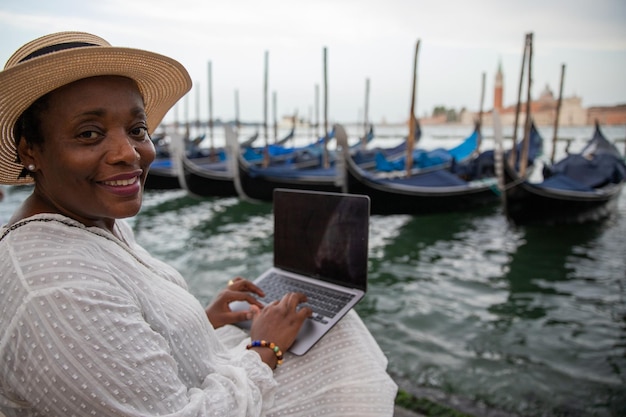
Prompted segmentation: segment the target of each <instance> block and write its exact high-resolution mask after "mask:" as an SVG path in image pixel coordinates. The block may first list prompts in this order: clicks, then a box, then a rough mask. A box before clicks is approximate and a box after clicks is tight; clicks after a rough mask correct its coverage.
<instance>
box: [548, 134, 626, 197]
mask: <svg viewBox="0 0 626 417" xmlns="http://www.w3.org/2000/svg"><path fill="white" fill-rule="evenodd" d="M543 176H544V178H545V180H544V181H543V182H542V183H541V184H539V185H540V186H542V187H548V188H559V189H564V190H576V191H593V190H594V189H598V188H601V187H604V186H605V185H607V184H619V183H620V182H623V181H626V164H624V158H622V156H621V154H620V153H619V151H618V150H617V148H616V147H615V145H613V144H612V143H611V142H609V141H608V140H607V139H606V137H604V135H603V134H602V132H601V131H600V127H599V125H598V124H596V130H595V133H594V135H593V137H592V138H591V139H590V140H589V142H587V145H586V146H585V147H584V148H583V150H582V151H581V153H579V154H570V155H567V156H566V157H565V158H564V159H562V160H561V161H559V162H557V163H556V164H554V165H553V166H551V167H544V170H543ZM585 188H586V189H585Z"/></svg>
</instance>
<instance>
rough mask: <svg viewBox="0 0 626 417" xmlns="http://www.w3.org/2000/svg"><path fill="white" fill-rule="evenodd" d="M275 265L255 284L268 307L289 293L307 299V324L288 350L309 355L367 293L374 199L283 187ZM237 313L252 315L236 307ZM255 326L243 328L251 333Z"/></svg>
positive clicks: (277, 194) (278, 196)
mask: <svg viewBox="0 0 626 417" xmlns="http://www.w3.org/2000/svg"><path fill="white" fill-rule="evenodd" d="M273 202H274V203H273V204H274V263H273V266H272V267H271V268H270V269H268V270H267V271H265V272H264V273H263V274H261V275H260V276H259V277H258V278H257V279H255V280H254V283H255V284H256V285H257V286H259V287H260V288H261V289H263V291H264V292H265V297H264V298H259V301H261V303H263V304H269V303H271V302H272V301H274V300H275V299H280V298H282V296H283V295H284V294H286V293H287V292H301V293H304V294H306V295H307V297H308V301H307V303H305V304H304V305H307V306H309V307H311V309H312V310H313V315H312V316H311V317H310V318H309V319H307V320H306V321H305V322H304V324H303V325H302V328H301V329H300V332H299V333H298V335H297V337H296V340H295V342H294V344H293V345H292V346H291V348H290V349H289V351H290V352H292V353H294V354H296V355H303V354H305V353H306V352H307V351H308V350H309V349H311V347H312V346H313V345H314V344H315V343H317V342H318V341H319V340H320V339H321V338H322V336H324V334H326V333H327V332H328V331H329V330H330V329H331V328H332V327H333V326H334V325H335V324H336V323H337V322H338V321H339V320H340V319H341V318H342V317H343V316H345V315H346V313H348V311H350V309H352V307H354V306H355V305H356V304H357V303H358V302H359V301H360V300H361V299H362V298H363V297H364V296H365V292H366V291H367V257H368V237H369V216H370V199H369V197H367V196H365V195H356V194H340V193H331V192H319V191H305V190H293V189H283V188H278V189H275V190H274V192H273ZM230 307H231V309H232V310H233V311H238V310H247V309H248V308H249V305H248V303H246V302H233V303H231V305H230ZM250 324H251V321H250V320H248V321H246V322H242V323H238V324H237V325H238V326H240V327H243V328H249V327H250Z"/></svg>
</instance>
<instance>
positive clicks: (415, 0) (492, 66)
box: [0, 0, 626, 123]
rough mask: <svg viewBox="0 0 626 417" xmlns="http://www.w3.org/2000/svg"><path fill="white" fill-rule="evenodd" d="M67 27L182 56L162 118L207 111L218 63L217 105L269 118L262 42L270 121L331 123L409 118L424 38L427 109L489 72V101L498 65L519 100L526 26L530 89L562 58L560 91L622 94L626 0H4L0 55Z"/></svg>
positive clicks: (420, 100) (456, 101)
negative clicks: (183, 78)
mask: <svg viewBox="0 0 626 417" xmlns="http://www.w3.org/2000/svg"><path fill="white" fill-rule="evenodd" d="M65 30H79V31H86V32H91V33H94V34H96V35H99V36H101V37H103V38H104V39H106V40H107V41H108V42H110V43H111V44H112V45H115V46H126V47H134V48H139V49H147V50H151V51H154V52H158V53H161V54H164V55H168V56H170V57H172V58H175V59H177V60H178V61H180V62H181V63H182V64H183V65H184V66H185V67H186V68H187V70H188V71H189V73H190V75H191V78H192V80H193V81H194V87H193V89H192V91H191V92H190V93H189V94H188V95H187V96H186V98H184V99H183V100H181V101H180V102H179V103H178V104H177V105H176V106H175V108H174V109H173V110H172V111H171V112H170V113H169V114H168V116H167V118H166V121H168V120H169V121H171V120H174V119H178V120H181V121H182V120H184V119H185V118H189V119H192V120H193V119H195V118H196V117H197V116H196V115H197V113H200V117H201V118H202V119H204V120H206V119H208V101H209V99H208V84H209V82H208V78H209V77H208V72H209V71H208V67H209V63H210V66H211V74H212V83H211V86H212V88H211V90H212V103H213V106H212V108H213V117H214V118H215V119H218V118H220V119H222V120H232V119H234V117H235V115H236V109H237V106H236V99H235V97H236V96H237V97H238V102H239V105H238V109H239V117H240V119H241V120H243V121H263V118H264V77H265V63H264V62H265V55H266V54H267V56H268V72H267V76H268V99H267V103H268V106H267V112H268V119H269V120H268V121H269V122H270V123H272V121H273V119H274V117H277V118H279V119H280V118H282V117H283V116H286V115H292V114H294V113H296V112H297V114H298V116H299V117H303V118H305V119H313V120H314V121H315V119H316V118H319V119H320V121H322V122H323V117H324V116H323V115H324V101H325V100H324V99H325V98H326V101H327V107H326V111H327V114H328V120H329V123H334V122H341V123H349V122H355V121H359V122H360V121H362V120H363V118H364V117H365V113H366V109H367V117H368V119H369V120H370V121H372V122H374V123H379V122H382V121H386V122H391V123H395V122H403V121H405V120H407V119H408V117H409V111H410V107H411V96H412V92H413V62H414V53H415V46H416V43H417V42H418V41H419V52H418V58H417V78H416V79H417V83H416V102H415V110H416V113H417V115H418V116H419V117H423V116H424V115H425V114H430V113H432V110H433V109H434V107H435V106H445V107H446V108H453V109H456V110H457V111H458V110H460V109H461V108H467V109H468V110H471V111H478V110H479V108H480V103H481V90H482V78H483V74H484V75H485V87H484V100H483V110H489V109H491V108H492V107H493V86H494V79H495V73H496V71H497V69H498V66H500V65H501V67H502V70H503V73H504V104H505V105H513V104H515V102H516V100H517V95H518V88H519V85H518V84H519V78H520V70H521V64H522V52H523V47H524V38H525V35H526V33H528V32H532V33H533V36H534V44H533V62H532V78H533V82H532V86H531V94H532V96H533V98H537V97H538V96H539V94H540V93H541V92H542V91H543V90H544V88H545V87H546V85H549V86H550V88H551V89H552V91H553V92H554V94H555V96H557V95H558V92H559V83H560V74H561V65H562V64H564V65H565V78H564V87H563V95H564V97H571V96H578V97H580V98H581V99H582V105H583V107H590V106H597V105H616V104H624V103H626V80H625V74H626V1H624V0H594V1H587V0H526V1H523V2H522V1H516V0H465V1H464V0H437V1H422V0H315V1H311V0H290V1H286V0H230V1H215V0H167V1H166V0H99V1H84V0H55V1H40V0H19V1H16V0H0V39H2V41H1V42H0V62H1V63H2V65H3V66H4V63H5V62H6V61H7V59H8V58H9V57H10V56H11V54H12V53H13V52H14V51H15V50H16V49H17V48H19V47H20V46H21V45H23V44H24V43H26V42H28V41H30V40H32V39H35V38H36V37H39V36H42V35H45V34H48V33H52V32H58V31H65ZM324 50H325V51H326V66H324ZM324 69H326V83H325V81H324V80H325V77H324V73H325V71H324ZM367 83H369V95H366V85H367ZM325 87H326V89H325ZM0 88H1V86H0ZM316 89H317V91H318V95H317V100H316ZM325 91H327V93H326V94H325ZM524 95H525V93H524Z"/></svg>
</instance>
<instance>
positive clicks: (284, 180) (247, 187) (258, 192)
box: [237, 158, 341, 201]
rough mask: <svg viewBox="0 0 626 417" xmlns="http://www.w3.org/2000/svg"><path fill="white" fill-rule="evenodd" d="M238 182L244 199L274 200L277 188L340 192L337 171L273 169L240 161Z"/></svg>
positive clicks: (239, 159) (240, 159)
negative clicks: (256, 166) (252, 165)
mask: <svg viewBox="0 0 626 417" xmlns="http://www.w3.org/2000/svg"><path fill="white" fill-rule="evenodd" d="M237 165H238V181H239V184H240V186H241V187H240V188H241V190H240V192H241V193H242V194H243V195H242V197H244V198H249V199H253V200H261V201H272V199H273V193H274V190H275V189H276V188H289V189H300V190H311V191H329V192H341V184H338V181H337V174H336V171H335V170H320V169H315V168H308V169H292V170H290V169H284V170H281V169H279V168H277V167H273V168H270V169H265V170H264V169H263V168H255V167H251V166H250V165H249V164H248V163H247V162H246V161H245V160H242V158H238V164H237Z"/></svg>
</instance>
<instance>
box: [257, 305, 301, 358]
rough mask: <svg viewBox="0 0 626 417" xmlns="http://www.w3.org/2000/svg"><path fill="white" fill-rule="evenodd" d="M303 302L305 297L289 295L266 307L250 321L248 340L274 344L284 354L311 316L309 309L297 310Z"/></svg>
mask: <svg viewBox="0 0 626 417" xmlns="http://www.w3.org/2000/svg"><path fill="white" fill-rule="evenodd" d="M305 301H306V295H304V294H300V293H289V294H286V295H285V296H284V297H283V298H282V299H281V300H280V301H274V302H273V303H271V304H268V305H266V306H265V307H264V308H263V309H262V310H261V311H260V312H259V313H258V314H257V315H256V316H255V317H254V318H253V319H252V327H251V329H250V338H251V339H252V340H266V341H268V342H274V343H275V344H276V345H278V346H279V347H280V349H282V351H283V352H286V351H287V349H289V348H290V347H291V345H292V344H293V342H294V341H295V340H296V336H297V335H298V331H300V327H302V324H303V323H304V321H305V320H306V319H307V317H310V316H311V314H312V311H311V309H310V308H309V307H300V308H298V306H299V305H300V304H301V303H303V302H305ZM266 349H267V348H266Z"/></svg>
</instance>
